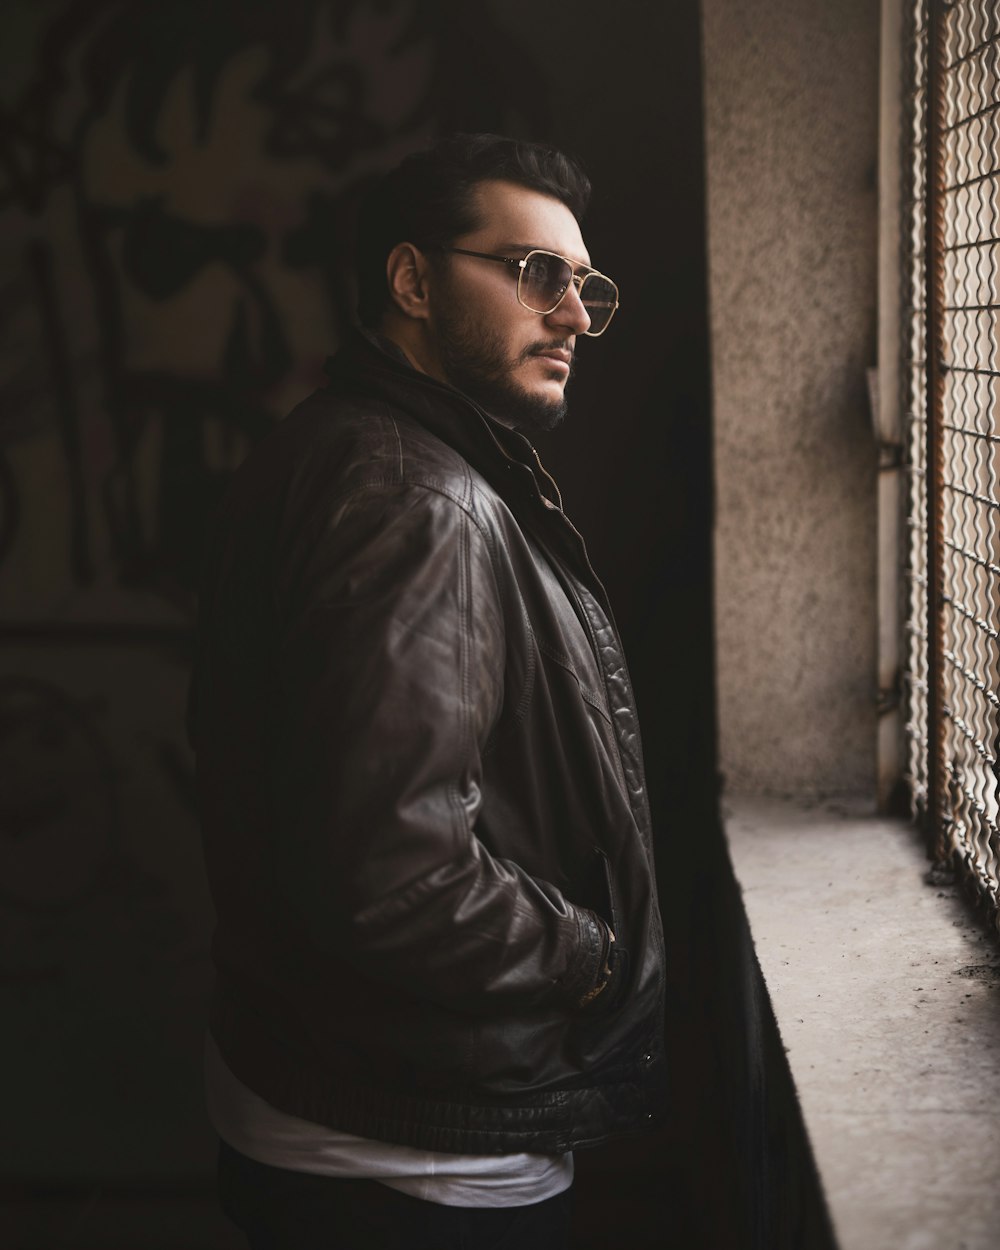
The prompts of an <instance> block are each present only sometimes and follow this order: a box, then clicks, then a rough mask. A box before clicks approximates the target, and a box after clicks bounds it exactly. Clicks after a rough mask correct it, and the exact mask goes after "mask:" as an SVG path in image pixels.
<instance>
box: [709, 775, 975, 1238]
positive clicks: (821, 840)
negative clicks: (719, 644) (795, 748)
mask: <svg viewBox="0 0 1000 1250" xmlns="http://www.w3.org/2000/svg"><path fill="white" fill-rule="evenodd" d="M725 825H726V833H727V838H728V841H729V845H730V852H731V855H732V859H733V864H734V868H735V871H736V876H737V879H738V881H739V882H740V885H741V887H742V891H743V896H744V901H745V905H746V909H747V916H748V919H749V922H750V928H751V932H752V934H753V938H754V944H755V949H756V952H757V957H758V959H759V961H760V965H761V970H762V972H763V974H764V980H765V982H766V984H767V987H768V992H769V994H770V996H771V1001H772V1005H773V1007H774V1011H775V1015H776V1017H777V1021H778V1026H779V1029H780V1031H781V1035H782V1041H783V1044H784V1046H785V1049H786V1052H787V1055H788V1062H789V1065H790V1067H791V1072H792V1077H793V1080H794V1082H795V1085H796V1088H797V1090H798V1093H799V1097H800V1101H801V1105H802V1110H803V1115H804V1119H805V1123H806V1128H807V1131H808V1134H809V1138H810V1141H811V1143H812V1147H813V1151H814V1154H815V1158H816V1164H817V1167H818V1170H819V1174H820V1178H821V1181H822V1184H823V1188H824V1191H825V1194H826V1197H827V1201H828V1204H829V1208H830V1213H831V1216H832V1219H833V1223H834V1227H835V1229H836V1233H837V1237H838V1241H839V1244H840V1247H841V1250H987V1248H989V1250H994V1248H995V1247H996V1246H997V1245H1000V1186H998V1184H997V1181H998V1180H1000V1114H998V1113H1000V951H998V948H997V943H996V941H995V940H994V938H993V937H991V936H990V934H988V933H987V932H986V930H985V928H984V926H983V923H982V922H981V920H980V918H979V917H978V916H976V915H974V914H973V913H972V911H971V909H970V907H969V906H968V905H967V904H966V902H965V900H964V899H963V898H962V897H961V896H960V894H959V890H958V888H957V887H955V886H940V885H929V884H927V883H926V882H925V880H924V877H925V874H926V872H927V869H928V867H929V865H928V862H927V860H926V858H925V855H924V852H923V849H922V847H921V845H920V843H919V841H918V839H917V835H916V833H915V832H914V831H913V829H912V828H911V827H910V826H909V825H907V824H905V823H903V822H899V821H890V820H884V819H878V818H876V817H874V816H870V815H867V814H865V813H864V812H863V810H861V809H860V808H859V807H858V806H857V805H852V804H850V803H837V804H827V805H818V806H812V807H807V806H803V805H802V804H796V803H791V802H779V801H772V800H762V799H749V798H733V799H729V800H727V803H726V812H725Z"/></svg>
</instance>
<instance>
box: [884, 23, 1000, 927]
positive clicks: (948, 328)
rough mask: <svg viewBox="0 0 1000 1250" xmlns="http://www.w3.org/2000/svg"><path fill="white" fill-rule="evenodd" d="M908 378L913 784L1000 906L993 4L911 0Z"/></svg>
mask: <svg viewBox="0 0 1000 1250" xmlns="http://www.w3.org/2000/svg"><path fill="white" fill-rule="evenodd" d="M904 38H905V41H906V47H907V52H908V56H907V64H908V66H909V82H908V84H907V92H906V100H905V104H906V108H905V109H904V117H905V124H904V128H903V143H904V154H903V155H904V160H903V164H902V167H903V170H904V178H905V186H904V189H903V191H904V194H903V214H904V219H903V223H902V225H903V229H902V231H901V235H902V252H903V266H902V273H903V275H904V276H903V290H902V292H901V295H902V301H903V317H902V323H901V324H902V325H903V327H904V334H903V343H902V366H903V368H902V375H901V376H902V379H903V392H904V406H905V413H904V426H903V429H904V465H905V469H906V472H907V476H908V490H907V503H906V507H907V521H908V526H907V531H906V532H907V535H908V543H907V548H908V549H907V552H906V573H907V576H906V579H905V586H906V596H907V602H906V605H905V607H906V621H907V629H906V662H905V669H906V671H905V674H904V681H903V690H904V698H905V706H906V716H905V732H906V741H907V749H906V766H907V774H908V775H907V781H908V784H909V791H910V795H911V801H912V805H913V813H914V816H915V817H916V818H917V819H918V821H919V822H920V823H921V824H922V825H923V827H924V828H925V829H926V831H927V834H928V838H929V840H930V844H931V847H932V849H933V851H934V853H935V857H936V858H938V859H939V860H941V859H949V858H950V859H952V860H953V861H954V863H955V865H956V866H957V867H958V868H959V869H960V870H961V871H962V872H963V873H964V874H965V875H966V876H967V878H968V879H969V881H970V882H972V883H974V885H975V887H976V888H977V890H978V891H979V893H980V894H981V896H982V897H983V899H984V900H985V901H986V902H987V904H988V905H989V908H990V912H991V914H992V916H993V918H994V920H996V919H997V916H998V901H1000V875H998V874H1000V829H998V824H1000V806H998V777H1000V764H998V756H1000V498H998V487H1000V481H998V474H1000V406H998V387H1000V325H998V318H1000V0H957V2H956V3H950V4H948V3H944V0H909V3H908V5H907V7H906V29H905V31H904Z"/></svg>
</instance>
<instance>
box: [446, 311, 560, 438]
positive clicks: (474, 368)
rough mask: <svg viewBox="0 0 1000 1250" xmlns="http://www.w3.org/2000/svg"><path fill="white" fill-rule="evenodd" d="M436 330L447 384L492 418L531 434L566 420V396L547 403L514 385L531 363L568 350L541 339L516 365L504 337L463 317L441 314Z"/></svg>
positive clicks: (528, 347) (531, 344) (520, 354)
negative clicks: (524, 366) (517, 372)
mask: <svg viewBox="0 0 1000 1250" xmlns="http://www.w3.org/2000/svg"><path fill="white" fill-rule="evenodd" d="M437 329H438V350H439V352H440V356H441V364H442V365H443V367H444V372H445V376H446V377H447V379H448V381H449V382H450V383H451V384H452V386H454V387H457V389H458V390H460V391H463V392H464V393H465V394H466V395H468V397H469V398H470V399H471V400H474V401H475V402H476V403H477V404H479V405H480V407H482V408H485V409H486V411H487V412H488V413H489V414H490V416H492V417H495V418H496V419H497V420H498V421H500V422H501V423H502V424H504V425H509V426H512V427H513V428H514V429H515V430H521V431H522V432H524V433H527V432H528V431H531V430H534V431H538V430H552V429H554V428H555V427H556V426H557V425H558V424H559V422H560V421H561V420H562V419H563V417H564V416H565V415H566V398H565V396H563V397H562V398H560V399H557V400H550V399H544V398H542V397H541V396H538V395H532V394H531V392H530V391H526V390H524V389H523V387H520V386H518V384H517V383H516V382H515V381H514V379H513V373H514V370H515V369H516V368H517V367H518V366H519V365H521V364H523V363H524V362H525V361H526V360H529V359H530V358H531V357H532V356H537V355H540V354H541V353H542V352H545V351H551V350H552V348H553V347H563V346H565V344H563V343H553V342H552V341H551V340H548V341H546V340H544V339H540V340H538V341H537V342H535V343H530V344H529V345H528V346H527V347H526V348H524V350H523V351H521V352H520V353H519V354H518V355H517V356H516V357H514V358H513V359H512V358H511V357H509V356H508V355H507V353H506V350H505V348H504V341H503V339H502V337H501V336H500V335H499V334H496V333H494V332H493V331H490V330H486V329H477V328H476V327H475V326H473V325H471V324H470V323H469V322H468V321H467V320H465V319H464V318H463V317H461V316H452V315H451V314H450V313H446V314H445V315H443V316H442V315H441V314H439V315H438V321H437ZM570 367H571V368H572V365H571V366H570Z"/></svg>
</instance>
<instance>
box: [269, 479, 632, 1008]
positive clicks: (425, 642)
mask: <svg viewBox="0 0 1000 1250" xmlns="http://www.w3.org/2000/svg"><path fill="white" fill-rule="evenodd" d="M299 545H300V546H301V545H303V543H302V540H299ZM289 555H290V560H289V561H288V563H287V565H286V567H287V568H288V569H289V570H290V574H289V575H288V579H287V582H286V584H285V586H284V587H283V588H281V590H280V592H279V595H278V598H279V607H280V608H281V610H282V612H283V613H284V616H285V619H284V624H283V637H282V643H281V649H280V664H279V675H278V677H279V693H278V713H279V714H278V724H277V726H276V729H277V734H276V742H277V747H276V752H277V754H276V760H277V763H276V774H275V778H274V784H273V788H272V793H273V794H274V800H275V811H276V813H277V816H276V821H277V826H278V832H277V837H276V842H275V847H274V867H275V876H276V883H277V887H278V894H279V898H280V900H281V905H282V906H283V908H285V909H287V911H289V912H290V913H291V917H290V918H291V919H292V920H293V921H294V923H296V924H297V925H300V926H303V927H304V928H305V929H306V930H307V931H308V934H309V937H310V940H311V941H312V942H313V943H315V944H316V945H317V946H318V947H319V948H320V949H321V950H323V951H325V952H326V953H328V954H330V955H333V956H335V957H337V958H340V959H343V960H346V961H347V962H349V963H350V964H351V965H353V966H354V967H356V968H357V969H359V970H361V971H363V972H365V973H366V975H369V976H371V977H373V978H375V979H377V980H380V981H382V982H384V983H386V984H387V985H390V986H394V987H397V988H398V989H400V990H401V991H405V992H406V993H408V994H412V995H415V996H418V997H425V998H427V999H430V1000H433V1001H436V1002H438V1003H441V1004H443V1005H446V1006H453V1007H455V1008H458V1009H460V1010H464V1011H470V1012H479V1013H492V1012H501V1013H502V1012H505V1011H512V1010H519V1009H523V1008H530V1007H531V1006H534V1005H536V1004H537V1005H541V1004H543V1003H544V1004H547V1005H553V1004H558V1005H562V1006H564V1007H565V1008H566V1009H567V1010H575V1009H577V1008H579V1007H580V1006H581V1004H582V1003H583V1002H584V1001H585V1000H586V1002H591V1001H595V995H594V994H593V991H594V989H595V986H601V985H602V983H603V981H604V978H605V975H606V972H607V964H608V943H609V936H608V932H607V928H606V926H605V925H604V924H603V922H602V921H601V920H600V919H599V918H598V917H597V916H596V915H595V914H594V913H592V912H590V911H588V910H586V909H584V908H579V907H575V906H574V905H573V904H572V903H571V902H570V901H568V900H567V899H566V898H564V897H563V895H562V894H561V893H560V891H559V890H558V889H556V888H555V887H554V886H553V885H551V884H548V883H546V882H544V881H540V880H538V879H535V878H533V877H531V876H529V875H528V874H527V873H525V872H524V871H522V869H521V868H519V867H518V865H516V864H514V863H512V862H510V861H508V860H499V859H496V858H494V857H492V856H491V855H490V854H489V853H488V851H487V850H486V848H485V847H484V846H483V845H482V844H481V843H480V842H479V840H478V839H477V838H476V835H475V827H476V819H477V815H478V813H479V809H480V804H481V792H480V783H481V759H480V754H481V750H482V748H483V745H484V743H485V741H486V739H487V737H488V735H489V732H490V729H491V728H492V726H493V724H494V722H495V721H496V719H497V717H498V716H499V714H500V710H501V706H502V703H503V695H504V691H503V669H504V631H503V621H502V612H501V605H500V603H499V597H498V592H497V586H496V580H495V577H494V573H493V568H492V564H491V560H490V555H489V551H488V548H487V543H486V539H485V537H484V535H483V534H482V532H481V531H480V529H479V528H478V526H477V525H476V524H475V523H474V521H473V520H472V519H471V517H470V516H469V515H468V514H467V513H466V511H465V510H464V509H463V508H462V507H461V506H460V505H459V504H458V503H456V502H455V501H454V500H453V499H452V498H450V497H448V496H447V495H445V494H443V493H440V492H437V491H434V490H431V489H428V488H424V487H415V486H385V487H379V488H371V489H366V490H360V491H356V492H355V493H353V494H352V495H351V496H350V497H348V498H347V499H345V500H343V501H341V502H340V503H339V505H338V506H337V507H336V508H335V510H334V513H333V515H332V516H331V517H329V519H328V522H327V523H326V524H325V526H324V527H323V530H322V533H321V534H320V535H319V537H318V539H314V540H311V541H310V542H309V543H308V550H307V551H298V552H295V551H294V550H293V551H291V552H290V553H289ZM605 997H606V998H607V999H610V998H611V995H610V994H608V995H604V994H599V995H597V996H596V1002H597V1003H599V1002H600V1000H601V999H602V998H605ZM588 1010H589V1008H588Z"/></svg>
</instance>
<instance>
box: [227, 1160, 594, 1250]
mask: <svg viewBox="0 0 1000 1250" xmlns="http://www.w3.org/2000/svg"><path fill="white" fill-rule="evenodd" d="M571 1192H572V1191H571V1190H566V1191H565V1192H564V1193H561V1194H557V1195H556V1196H555V1197H554V1198H548V1199H546V1200H545V1201H544V1202H537V1203H534V1204H533V1205H532V1206H528V1207H446V1206H443V1205H442V1204H441V1203H439V1202H424V1201H423V1200H422V1199H420V1198H411V1197H410V1196H409V1194H402V1193H400V1192H399V1191H398V1190H395V1189H390V1188H389V1187H388V1186H387V1185H381V1184H379V1182H378V1181H370V1180H340V1179H337V1178H333V1177H329V1176H313V1175H311V1174H310V1173H308V1172H288V1171H286V1170H285V1169H284V1168H273V1167H269V1166H267V1165H266V1164H263V1163H257V1162H255V1161H254V1160H253V1159H248V1158H247V1157H246V1156H245V1155H242V1154H240V1153H239V1152H238V1151H236V1150H234V1149H233V1148H232V1147H231V1146H228V1145H227V1144H226V1143H225V1142H223V1143H222V1146H221V1148H220V1150H219V1197H220V1200H221V1202H222V1209H223V1210H224V1211H225V1213H226V1214H227V1215H228V1216H229V1218H230V1219H231V1220H233V1221H234V1223H236V1224H237V1225H238V1226H239V1227H240V1228H241V1229H242V1230H243V1232H244V1233H246V1235H247V1240H248V1241H249V1243H250V1250H567V1247H568V1246H569V1223H570V1208H571V1197H570V1195H571Z"/></svg>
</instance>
